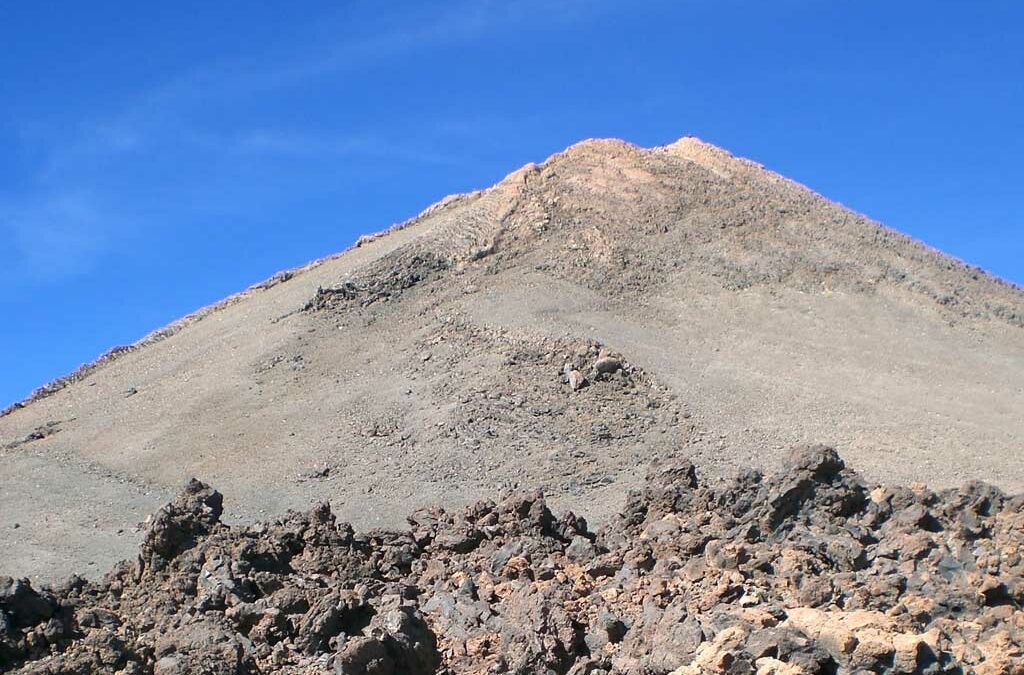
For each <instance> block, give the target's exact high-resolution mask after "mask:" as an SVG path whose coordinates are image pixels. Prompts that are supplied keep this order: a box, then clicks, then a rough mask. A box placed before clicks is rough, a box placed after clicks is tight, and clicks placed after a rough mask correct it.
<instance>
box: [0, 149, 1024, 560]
mask: <svg viewBox="0 0 1024 675" xmlns="http://www.w3.org/2000/svg"><path fill="white" fill-rule="evenodd" d="M1022 324H1024V295H1022V293H1021V291H1020V289H1018V288H1015V287H1013V286H1011V285H1009V284H1006V283H1003V282H1000V281H998V280H996V279H993V278H991V277H989V276H987V275H986V274H984V273H983V272H980V271H979V270H976V269H973V268H970V267H968V266H965V265H963V264H961V263H959V262H957V261H954V260H952V259H950V258H947V257H944V256H942V255H941V254H938V253H937V252H934V251H931V250H928V249H927V248H925V247H923V246H921V245H920V244H917V243H916V242H913V241H911V240H909V239H907V238H905V237H903V236H902V235H899V234H897V233H895V232H892V231H891V230H887V229H885V228H883V227H881V226H879V225H878V224H876V223H873V222H871V221H869V220H867V219H865V218H863V217H862V216H859V215H857V214H854V213H851V212H849V211H847V210H845V209H843V208H841V207H840V206H838V205H835V204H832V203H830V202H828V201H826V200H824V199H823V198H821V197H819V196H817V195H815V194H813V193H811V192H810V191H808V190H806V189H805V188H802V187H800V186H798V185H795V184H793V183H791V182H789V181H786V180H785V179H783V178H781V177H778V176H776V175H774V174H771V173H770V172H768V171H766V170H764V169H763V168H761V167H759V166H757V165H754V164H752V163H750V162H746V161H744V160H739V159H735V158H733V157H731V156H729V155H728V154H727V153H724V152H723V151H721V150H718V149H716V148H713V147H711V146H707V145H704V144H702V143H700V142H698V141H695V140H693V139H684V140H683V141H680V142H679V143H677V144H674V145H672V146H668V147H665V148H656V149H652V150H643V149H639V148H635V147H633V146H629V145H627V144H625V143H622V142H619V141H589V142H585V143H582V144H579V145H577V146H573V147H572V148H570V149H569V150H567V151H566V152H565V153H561V154H559V155H555V156H554V157H552V158H550V159H549V160H547V161H546V162H545V163H543V164H541V165H537V166H529V167H525V168H524V169H521V170H519V171H517V172H515V173H513V174H512V175H510V176H509V177H508V178H507V179H505V180H504V181H503V182H502V183H500V184H499V185H497V186H495V187H494V188H491V189H489V190H486V191H483V192H479V193H474V194H471V195H467V196H462V197H458V198H453V199H449V200H446V201H445V202H444V203H442V204H441V205H439V206H437V207H435V208H433V209H430V210H428V212H426V213H425V214H424V215H423V216H421V217H420V218H418V219H415V220H413V221H411V222H410V223H407V224H404V226H403V227H401V228H398V229H395V230H394V231H392V232H390V233H388V234H386V235H385V236H381V237H377V238H371V239H369V240H367V241H365V242H364V243H363V244H362V245H360V246H359V247H357V248H355V249H353V250H351V251H348V252H346V253H345V254H343V255H340V256H337V257H334V258H331V259H328V260H325V261H321V262H319V263H318V264H314V265H311V266H308V267H307V268H304V269H302V270H296V271H295V272H294V273H292V274H286V275H283V276H280V277H279V278H277V279H275V280H274V283H270V284H266V285H264V286H263V287H259V288H255V289H252V290H250V291H249V292H247V293H245V294H243V295H241V296H238V297H236V298H234V299H231V300H230V301H228V302H225V303H222V305H220V306H218V307H216V308H214V309H212V310H210V311H205V312H202V313H200V314H199V315H197V316H196V317H194V318H192V319H189V320H186V321H183V322H182V323H181V324H180V325H179V326H176V327H174V328H173V329H172V330H167V331H164V332H162V333H160V334H159V335H158V336H156V337H155V338H154V339H150V340H147V341H145V343H144V344H143V345H140V346H138V347H137V348H133V349H128V350H124V351H122V352H120V353H118V354H117V355H115V356H113V357H111V358H109V359H106V360H105V361H104V362H103V363H102V364H100V365H98V366H97V367H95V368H91V369H87V370H85V371H83V372H81V373H79V374H78V375H76V376H75V377H72V378H70V380H69V381H68V382H67V383H60V384H59V385H58V386H54V387H51V388H49V389H48V390H47V391H46V395H45V396H41V397H38V398H37V400H34V401H32V402H29V403H28V404H27V405H25V406H24V407H20V408H17V409H14V410H12V411H10V412H9V413H8V414H6V415H4V416H3V417H0V448H2V449H0V462H2V463H3V467H4V469H5V481H4V483H3V486H2V488H0V532H2V533H3V535H4V536H3V541H4V542H5V543H6V544H8V545H6V546H4V547H3V548H2V550H0V572H3V573H6V574H12V575H15V576H21V575H27V576H32V577H34V578H41V579H52V578H55V577H58V576H64V575H67V574H69V573H71V572H82V571H83V570H85V571H86V572H89V573H90V574H91V576H97V575H98V574H99V573H100V572H101V571H102V570H104V569H106V568H107V567H109V565H110V564H112V563H113V562H114V561H116V560H119V559H121V558H124V557H127V556H129V555H130V554H131V553H132V551H134V550H135V547H136V545H137V544H138V540H139V537H140V536H141V535H140V530H139V528H138V527H137V524H138V522H139V521H140V520H141V519H142V518H143V517H144V515H145V514H146V513H147V512H150V511H152V510H154V509H155V508H157V507H158V506H159V505H160V504H162V503H164V502H165V501H167V499H168V498H169V497H170V496H171V495H172V494H173V493H174V492H175V491H176V490H177V487H178V486H179V485H181V484H182V482H183V481H184V480H185V479H186V478H187V477H190V476H198V477H200V478H202V479H203V480H206V481H209V482H210V483H213V484H215V485H217V486H218V487H220V488H221V489H223V490H224V492H225V493H227V494H228V495H230V496H231V501H230V502H229V504H228V506H227V513H226V516H225V517H226V518H227V519H228V520H229V521H231V520H236V521H237V520H240V521H246V522H251V521H254V520H257V519H261V518H262V517H265V516H266V515H269V514H274V513H279V512H281V511H283V510H285V509H287V508H300V509H301V508H307V507H308V505H309V504H310V503H311V502H314V501H317V500H328V501H329V502H330V503H331V505H332V508H333V509H334V512H335V513H336V514H337V515H338V517H339V518H341V519H343V520H348V521H351V522H353V523H354V524H356V525H357V526H358V527H364V528H365V527H374V526H391V527H395V526H398V525H399V524H400V523H401V519H402V518H403V517H404V515H405V514H406V513H408V512H410V511H411V510H413V509H415V508H417V507H420V506H423V505H426V504H433V503H442V504H444V505H447V506H453V507H454V506H457V505H460V504H465V503H467V502H469V501H472V500H474V499H477V498H481V497H485V496H486V497H491V496H494V495H495V494H496V492H501V491H505V490H510V489H516V488H520V489H522V488H535V487H538V488H543V489H544V490H545V492H546V494H547V495H548V501H549V502H550V503H551V504H553V505H554V506H555V507H556V508H572V509H573V510H575V511H577V512H579V513H582V514H584V515H586V516H587V517H588V518H589V519H591V521H592V522H601V521H603V520H604V519H606V518H607V517H609V516H610V515H611V514H613V513H615V512H617V511H618V509H619V508H620V507H621V506H622V503H623V499H624V495H625V492H626V490H627V489H628V488H630V487H633V486H637V485H639V484H641V483H642V476H643V475H644V472H645V470H646V467H647V465H648V464H649V462H650V461H651V460H652V459H655V458H659V459H671V458H677V457H692V458H694V460H695V461H697V462H699V463H700V464H701V465H702V466H703V467H705V470H706V471H707V474H708V476H709V478H710V479H712V480H713V479H715V478H716V477H721V476H725V475H731V474H732V473H733V471H734V469H735V468H737V467H740V466H747V465H754V466H759V467H764V468H768V469H771V468H776V467H777V466H778V465H779V461H780V457H781V456H782V451H783V449H784V448H787V447H789V446H790V445H792V444H795V443H801V442H825V443H829V444H832V445H835V446H836V447H838V448H840V449H841V451H842V452H843V455H844V456H845V457H846V458H847V459H848V460H849V461H850V462H851V463H852V464H854V465H856V466H857V467H859V468H860V469H861V470H862V471H863V472H864V474H865V475H866V476H867V477H868V478H869V479H870V480H875V481H882V480H884V481H885V482H888V483H892V482H898V483H909V482H911V481H917V480H924V481H927V482H928V483H929V484H930V485H933V486H935V487H946V486H952V485H958V484H960V483H962V482H963V481H965V480H967V479H969V478H980V479H984V480H988V481H991V482H994V483H995V484H998V485H1000V486H1001V487H1003V488H1005V489H1007V490H1010V491H1020V490H1021V489H1024V472H1022V469H1021V466H1022V465H1024V464H1022V462H1021V455H1020V453H1021V448H1022V447H1024V442H1022V440H1024V415H1022V414H1021V411H1022V410H1024V330H1022ZM602 358H612V359H615V360H618V361H619V362H620V367H619V368H617V369H615V370H612V371H609V372H601V373H599V372H597V370H595V368H596V366H597V363H598V361H599V360H600V359H602ZM567 367H568V370H570V371H571V370H573V369H575V370H576V371H577V372H578V373H579V377H581V378H584V379H585V380H586V384H585V386H582V387H581V388H579V389H575V390H574V389H573V387H572V386H571V385H570V383H569V382H568V373H567ZM15 525H17V526H18V527H17V528H15ZM92 570H95V573H92V572H91V571H92Z"/></svg>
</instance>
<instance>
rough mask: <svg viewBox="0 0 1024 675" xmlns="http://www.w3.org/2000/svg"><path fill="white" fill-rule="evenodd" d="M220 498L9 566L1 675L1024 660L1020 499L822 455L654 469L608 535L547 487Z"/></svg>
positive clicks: (822, 450)
mask: <svg viewBox="0 0 1024 675" xmlns="http://www.w3.org/2000/svg"><path fill="white" fill-rule="evenodd" d="M222 511H223V499H222V497H221V495H220V493H218V492H216V491H215V490H213V489H212V488H210V487H208V486H207V485H205V484H203V483H200V482H198V481H192V482H190V483H189V484H188V485H187V486H186V488H185V490H184V492H183V493H182V494H181V495H180V496H179V497H178V498H176V499H175V500H174V501H173V502H171V503H170V504H168V505H167V506H166V507H164V508H163V509H161V510H160V511H159V512H158V513H157V514H156V515H155V516H153V517H152V518H151V519H150V520H149V521H148V524H147V530H146V536H145V539H144V542H143V544H142V546H141V549H140V552H139V554H138V556H137V557H136V558H135V559H134V560H131V561H126V562H124V563H121V564H120V565H118V566H116V567H115V568H114V569H113V570H112V571H111V572H110V573H109V574H108V575H107V576H106V577H105V578H104V579H103V580H102V581H100V582H88V581H85V580H83V579H81V578H72V579H70V580H68V581H66V582H64V583H62V584H60V585H58V586H56V587H54V588H41V589H35V588H33V587H32V586H31V585H30V584H29V583H28V582H26V581H24V580H14V579H10V578H3V579H0V670H3V671H8V670H11V669H14V670H16V671H17V672H22V673H97V672H106V673H123V674H125V675H127V674H129V673H158V674H160V675H170V674H172V673H225V674H226V673H232V674H234V673H268V672H279V673H345V674H367V675H370V674H373V675H391V674H396V675H397V674H398V673H405V674H409V675H418V674H426V673H451V674H455V673H481V674H482V673H519V674H523V675H526V674H529V673H572V674H573V675H583V674H588V675H609V674H613V673H621V674H627V673H628V674H636V675H641V674H644V675H666V674H669V673H671V674H672V675H697V674H703V673H737V674H739V673H758V674H759V675H773V674H779V675H782V674H798V673H837V672H838V673H845V672H849V673H853V672H892V673H945V672H954V673H962V672H969V673H986V674H993V675H994V674H997V673H1006V674H1019V673H1022V672H1024V652H1022V647H1024V495H1017V496H1013V497H1011V496H1009V495H1006V494H1004V493H1002V492H1001V491H1000V490H998V489H997V488H995V487H993V486H991V485H987V484H984V483H978V482H971V483H968V484H966V485H965V486H963V487H962V488H959V489H947V490H943V491H940V492H936V491H932V490H929V489H927V488H925V487H923V486H921V485H913V486H911V487H881V486H870V485H867V484H866V483H865V482H864V481H863V480H862V479H861V478H860V477H859V476H858V475H857V474H856V473H855V472H853V471H851V470H850V469H848V468H847V467H846V466H845V465H844V463H843V461H842V460H841V459H840V458H839V456H838V455H837V454H836V453H835V451H833V450H832V449H830V448H827V447H824V446H813V447H804V448H800V449H798V450H796V451H794V452H792V453H791V454H790V455H789V456H788V457H787V459H786V461H785V463H784V466H783V468H782V469H781V470H780V471H779V472H777V473H775V474H772V475H767V476H765V475H762V474H761V473H760V472H758V471H754V470H748V471H743V472H741V473H740V474H739V475H738V476H736V477H735V478H734V479H733V480H732V481H731V482H729V483H723V484H719V485H710V484H705V482H704V481H703V480H702V479H701V478H700V477H699V475H698V473H697V470H696V468H695V467H694V466H693V465H692V464H691V463H689V462H688V461H685V460H678V459H675V460H669V461H665V462H661V463H658V464H655V465H653V466H652V467H651V470H650V472H649V474H648V477H647V482H646V487H645V488H644V489H642V490H639V491H634V492H632V493H631V494H630V495H629V497H628V499H627V503H626V506H625V508H624V509H623V510H622V512H621V513H620V514H619V515H618V516H617V517H615V518H614V519H612V520H611V521H609V522H608V523H607V524H606V525H604V526H603V527H601V528H600V529H598V530H597V531H596V532H594V531H591V529H590V528H589V527H588V525H587V523H586V521H585V520H584V519H582V518H579V517H577V516H575V515H573V514H572V513H566V514H564V515H562V516H560V517H559V516H556V515H555V514H553V513H552V512H551V510H550V509H549V508H548V507H547V505H546V504H545V501H544V498H543V496H542V495H540V494H526V495H524V494H512V495H510V496H508V497H506V498H505V499H503V500H501V501H499V502H493V501H482V502H479V503H476V504H474V505H472V506H470V507H467V508H465V509H462V510H455V511H449V510H445V509H442V508H430V509H421V510H418V511H416V512H415V513H413V514H412V515H411V516H410V517H409V518H408V522H409V526H410V527H409V529H408V530H406V531H387V530H374V531H369V532H365V533H357V532H355V531H354V530H353V529H352V528H351V527H350V526H349V525H348V524H346V523H340V522H337V521H336V519H335V517H334V515H333V514H332V513H331V511H330V508H329V507H328V506H327V505H326V504H320V505H317V506H315V507H314V508H313V509H312V510H310V511H309V512H307V513H298V512H290V513H288V514H287V515H286V516H284V517H283V518H280V519H278V520H275V521H272V522H268V523H262V524H257V525H252V526H247V527H229V526H227V525H225V524H224V523H222V522H221V520H220V519H221V515H222Z"/></svg>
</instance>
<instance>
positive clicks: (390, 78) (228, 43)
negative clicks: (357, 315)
mask: <svg viewBox="0 0 1024 675" xmlns="http://www.w3.org/2000/svg"><path fill="white" fill-rule="evenodd" d="M297 8H300V9H297ZM1021 35H1024V3H1020V2H1018V1H1016V0H1014V1H1006V2H985V1H979V2H971V3H964V2H945V1H938V2H936V1H929V2H912V1H907V2H899V3H893V2H874V1H864V0H861V1H857V2H853V1H849V0H846V1H844V0H835V1H828V2H826V1H825V0H818V1H810V0H803V1H797V0H777V1H775V2H770V3H768V2H764V3H762V2H735V1H730V0H663V1H656V0H650V1H644V0H631V1H630V2H625V1H622V2H612V1H607V0H591V1H582V0H561V1H559V0H524V1H522V2H514V1H511V0H506V1H504V2H491V1H488V0H473V1H461V0H453V1H451V2H444V3H440V2H439V3H422V2H388V3H375V2H369V1H366V2H308V3H301V4H299V5H296V4H295V3H272V2H255V1H247V2H218V3H210V2H186V1H182V2H173V3H123V2H120V3H114V2H103V1H95V2H89V3H82V2H51V3H5V4H4V5H3V7H2V8H0V44H3V49H2V50H0V103H2V105H0V322H2V323H0V406H2V405H4V404H6V403H9V402H12V401H14V400H17V399H20V398H22V397H23V396H25V395H27V394H28V393H29V392H30V391H31V390H32V389H34V388H35V387H37V386H39V385H41V384H43V383H45V382H46V381H48V380H50V379H53V378H54V377H57V376H59V375H62V374H64V373H66V372H68V371H70V370H72V369H73V368H74V367H75V366H77V365H78V364H80V363H82V362H84V361H88V360H90V359H92V358H94V357H95V356H97V355H98V354H100V353H101V352H103V351H105V350H106V349H108V348H110V347H112V346H114V345H119V344H126V343H130V342H132V341H134V340H136V339H138V338H139V337H141V336H142V335H144V334H145V333H147V332H149V331H150V330H152V329H154V328H157V327H159V326H161V325H164V324H166V323H168V322H170V321H172V320H173V319H175V318H177V317H180V316H182V315H184V314H186V313H188V312H190V311H193V310H195V309H197V308H199V307H201V306H204V305H207V304H209V303H211V302H214V301H216V300H218V299H220V298H222V297H224V296H226V295H228V294H230V293H232V292H235V291H238V290H241V289H242V288H244V287H246V286H248V285H250V284H252V283H254V282H257V281H260V280H262V279H264V278H266V277H268V276H270V275H271V274H273V273H274V272H276V271H278V270H281V269H284V268H288V267H293V266H296V265H299V264H302V263H304V262H307V261H308V260H311V259H314V258H318V257H321V256H324V255H327V254H330V253H333V252H336V251H338V250H341V249H343V248H346V247H347V246H348V245H350V244H351V243H352V242H353V241H354V240H355V239H356V238H357V237H358V236H359V234H361V233H364V232H368V231H376V230H380V229H383V228H384V227H386V226H387V225H389V224H391V223H393V222H396V221H400V220H404V219H405V218H407V217H409V216H411V215H413V214H415V213H416V212H418V211H419V210H420V209H421V208H423V207H424V206H426V205H427V204H429V203H431V202H433V201H435V200H437V199H438V198H440V197H442V196H444V195H446V194H449V193H453V192H462V191H466V190H469V189H473V188H478V187H484V186H487V185H489V184H491V183H493V182H495V181H497V180H498V179H500V178H501V177H502V176H503V175H505V174H506V173H508V172H509V171H511V170H513V169H515V168H516V167H518V166H520V165H521V164H524V163H525V162H528V161H537V160H541V159H543V158H545V157H547V156H548V155H550V154H551V153H553V152H556V151H558V150H561V149H562V148H564V147H565V146H567V145H569V144H570V143H572V142H575V141H577V140H579V139H581V138H586V137H595V136H598V137H600V136H615V137H621V138H625V139H627V140H630V141H632V142H635V143H638V144H640V145H659V144H664V143H667V142H670V141H673V140H675V139H676V138H678V137H680V136H683V135H687V134H694V135H697V136H700V137H702V138H704V139H705V140H708V141H710V142H713V143H716V144H718V145H721V146H723V147H725V148H727V149H729V150H731V151H732V152H734V153H736V154H740V155H743V156H747V157H751V158H753V159H755V160H757V161H759V162H761V163H763V164H766V165H767V166H768V167H770V168H772V169H774V170H776V171H779V172H781V173H784V174H786V175H788V176H790V177H792V178H794V179H796V180H798V181H800V182H803V183H805V184H807V185H809V186H810V187H812V188H813V189H815V190H817V191H818V192H821V193H823V194H825V195H827V196H829V197H831V198H833V199H835V200H837V201H840V202H842V203H844V204H846V205H848V206H850V207H852V208H854V209H856V210H858V211H862V212H864V213H867V214H868V215H870V216H872V217H874V218H876V219H878V220H881V221H882V222H884V223H886V224H888V225H890V226H892V227H894V228H896V229H899V230H902V231H904V232H907V233H909V234H912V235H913V236H915V237H917V238H919V239H922V240H924V241H925V242H927V243H928V244H931V245H932V246H935V247H937V248H939V249H942V250H944V251H946V252H949V253H951V254H953V255H955V256H957V257H959V258H961V259H964V260H966V261H968V262H971V263H973V264H977V265H980V266H982V267H984V268H986V269H988V270H990V271H992V272H994V273H996V274H998V275H1000V276H1002V277H1004V278H1007V279H1010V280H1013V281H1015V282H1017V283H1024V215H1022V209H1021V198H1022V195H1024V192H1022V186H1024V168H1022V167H1024V161H1022V157H1024V133H1022V132H1024V75H1022V73H1024V46H1022V43H1024V40H1022V39H1021Z"/></svg>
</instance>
